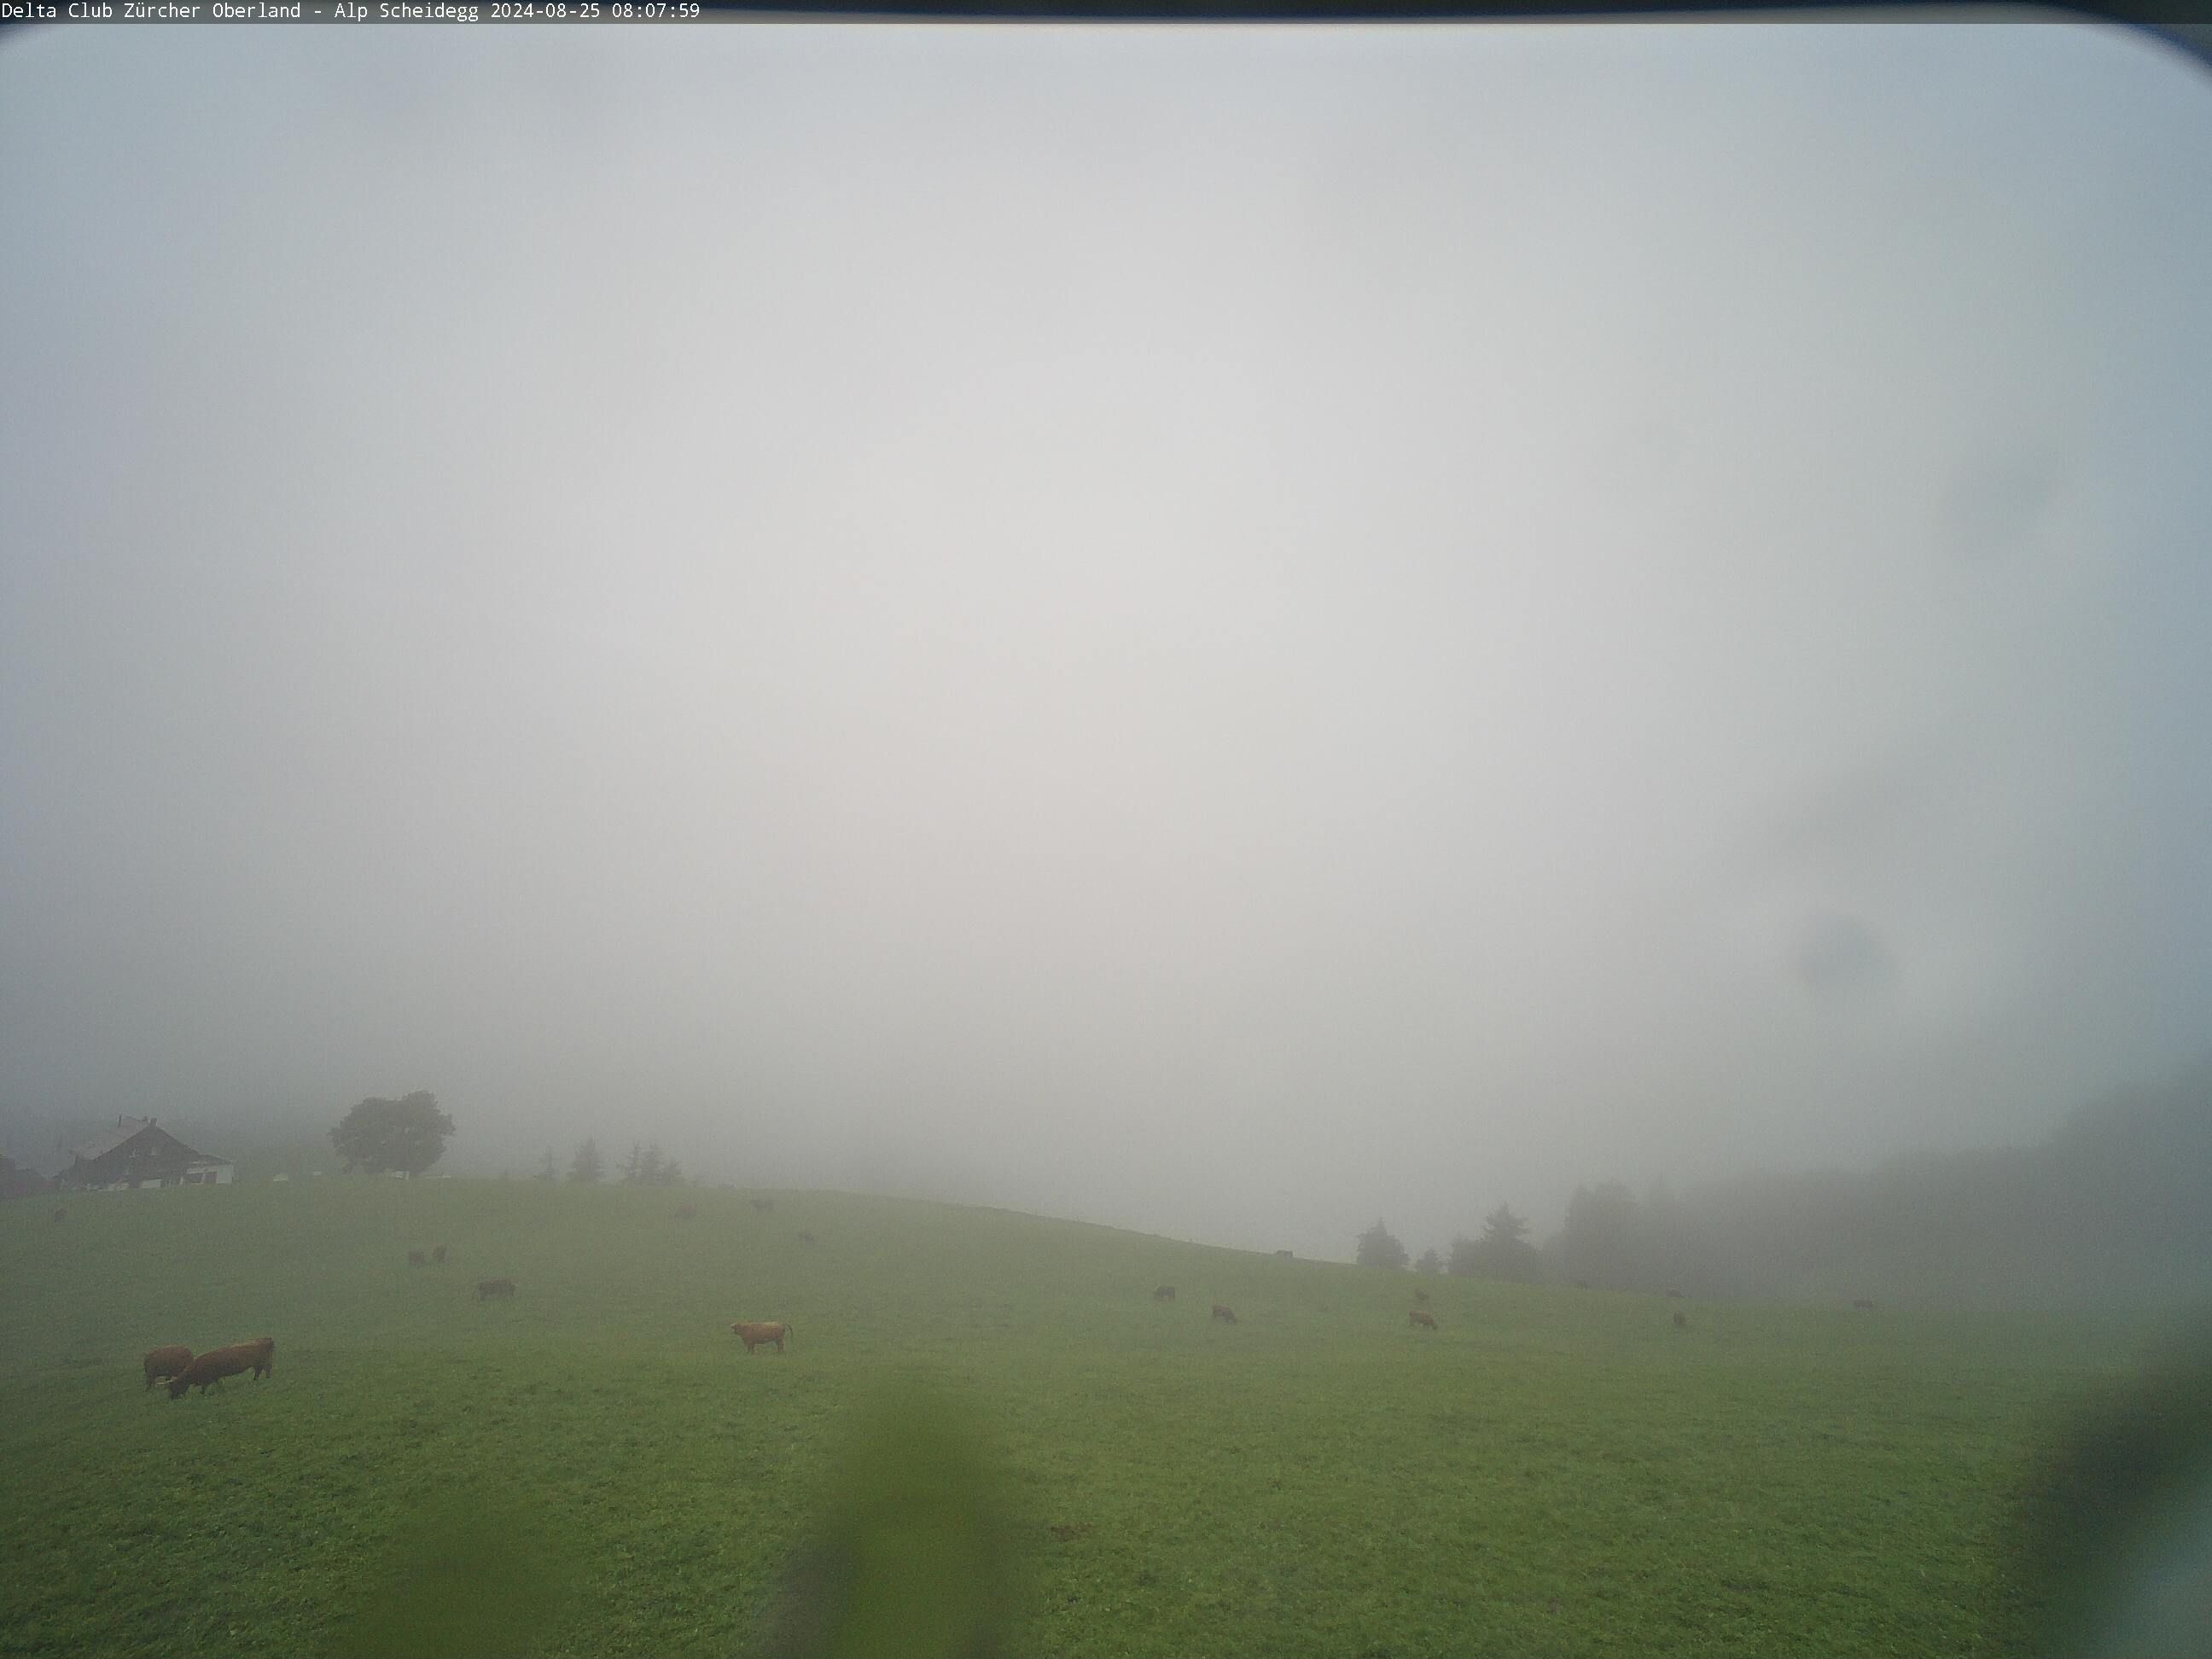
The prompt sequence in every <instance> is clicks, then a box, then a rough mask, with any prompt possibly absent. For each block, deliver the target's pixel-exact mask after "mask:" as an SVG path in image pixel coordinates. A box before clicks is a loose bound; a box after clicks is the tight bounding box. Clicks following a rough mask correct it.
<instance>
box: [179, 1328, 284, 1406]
mask: <svg viewBox="0 0 2212 1659" xmlns="http://www.w3.org/2000/svg"><path fill="white" fill-rule="evenodd" d="M275 1370H276V1338H275V1337H273V1336H257V1337H255V1338H254V1339H253V1340H252V1341H251V1342H234V1343H232V1344H231V1345H230V1346H228V1347H227V1348H210V1349H209V1350H208V1351H207V1352H205V1353H204V1354H202V1355H200V1356H199V1357H198V1358H196V1359H194V1360H193V1361H192V1363H191V1364H189V1365H187V1366H185V1368H184V1370H181V1371H179V1372H178V1373H177V1374H176V1375H175V1376H173V1377H171V1378H170V1379H169V1398H170V1399H172V1400H182V1399H183V1398H184V1397H185V1392H186V1391H187V1390H189V1389H194V1388H197V1389H198V1390H199V1391H200V1392H201V1393H202V1394H205V1393H206V1392H207V1391H208V1389H210V1387H216V1388H219V1387H221V1386H222V1379H223V1378H224V1377H226V1376H238V1375H239V1374H240V1372H241V1371H252V1373H253V1375H254V1376H255V1377H256V1378H257V1379H258V1378H260V1377H264V1376H270V1375H271V1374H272V1373H273V1372H274V1371H275Z"/></svg>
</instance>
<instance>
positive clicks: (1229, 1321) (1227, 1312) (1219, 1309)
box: [1213, 1302, 1237, 1325]
mask: <svg viewBox="0 0 2212 1659" xmlns="http://www.w3.org/2000/svg"><path fill="white" fill-rule="evenodd" d="M1213 1316H1214V1317H1215V1318H1216V1319H1218V1320H1219V1321H1220V1322H1222V1323H1223V1324H1225V1325H1234V1324H1235V1323H1236V1322H1237V1311H1236V1310H1235V1309H1233V1308H1225V1307H1223V1306H1222V1305H1221V1304H1219V1303H1218V1302H1217V1303H1215V1304H1213Z"/></svg>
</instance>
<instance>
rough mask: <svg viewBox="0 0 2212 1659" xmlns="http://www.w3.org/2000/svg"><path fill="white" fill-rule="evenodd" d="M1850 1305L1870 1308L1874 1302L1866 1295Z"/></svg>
mask: <svg viewBox="0 0 2212 1659" xmlns="http://www.w3.org/2000/svg"><path fill="white" fill-rule="evenodd" d="M1851 1306H1853V1307H1854V1308H1872V1307H1873V1306H1874V1304H1873V1303H1871V1302H1869V1301H1868V1300H1867V1299H1866V1297H1860V1298H1859V1299H1858V1300H1857V1301H1856V1302H1854V1303H1852V1304H1851Z"/></svg>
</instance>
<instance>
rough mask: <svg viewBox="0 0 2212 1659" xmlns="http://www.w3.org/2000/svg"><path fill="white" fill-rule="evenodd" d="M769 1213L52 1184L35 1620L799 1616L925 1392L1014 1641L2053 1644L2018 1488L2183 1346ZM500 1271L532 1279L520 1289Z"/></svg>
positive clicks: (608, 1193)
mask: <svg viewBox="0 0 2212 1659" xmlns="http://www.w3.org/2000/svg"><path fill="white" fill-rule="evenodd" d="M756 1196H761V1195H760V1194H746V1193H735V1192H727V1191H719V1190H716V1191H700V1190H696V1189H687V1190H682V1191H667V1190H656V1189H639V1188H574V1187H568V1186H560V1187H549V1186H540V1185H538V1184H535V1183H531V1182H460V1181H452V1182H440V1181H433V1182H396V1181H369V1180H349V1181H337V1180H325V1181H318V1182H296V1181H295V1182H289V1183H284V1184H272V1185H260V1186H255V1187H251V1188H248V1187H231V1188H191V1189H182V1190H172V1191H167V1192H147V1193H127V1194H95V1195H88V1196H75V1197H71V1198H69V1199H68V1200H65V1201H66V1203H67V1205H68V1210H69V1213H68V1216H67V1218H65V1219H64V1220H61V1221H58V1222H57V1221H55V1220H53V1219H52V1204H50V1203H44V1202H33V1203H16V1204H11V1205H9V1206H5V1209H4V1211H0V1318H4V1322H5V1323H4V1337H5V1344H4V1360H0V1562H4V1564H5V1565H4V1569H0V1571H3V1572H4V1580H0V1654H5V1655H33V1654H36V1655H63V1654H79V1653H82V1654H117V1655H126V1654H152V1653H157V1652H158V1653H161V1654H162V1655H165V1656H184V1655H190V1654H208V1655H216V1654H221V1655H225V1656H233V1655H252V1654H284V1655H319V1654H333V1655H335V1654H348V1653H368V1652H418V1651H430V1650H440V1649H441V1644H442V1648H443V1650H457V1651H479V1652H535V1653H545V1654H560V1655H567V1654H574V1655H606V1654H641V1655H642V1654H652V1655H694V1654H696V1655H708V1654H712V1655H729V1654H738V1653H747V1652H753V1651H757V1650H761V1649H762V1648H763V1644H768V1643H769V1632H770V1630H771V1628H772V1626H774V1621H775V1618H776V1616H777V1609H778V1607H781V1606H786V1605H787V1601H785V1600H784V1599H783V1598H785V1597H786V1596H787V1594H789V1593H790V1592H789V1590H788V1586H790V1585H791V1584H793V1583H801V1582H804V1578H805V1576H804V1574H799V1575H797V1576H796V1577H795V1576H794V1571H793V1567H794V1563H797V1562H799V1561H801V1560H802V1559H805V1552H806V1550H807V1548H808V1547H809V1545H810V1541H813V1540H816V1539H817V1538H818V1537H820V1536H821V1535H822V1526H821V1523H822V1520H823V1515H824V1513H825V1505H826V1504H829V1501H830V1495H831V1494H832V1493H833V1492H838V1491H846V1492H848V1493H849V1492H850V1491H851V1490H853V1483H854V1481H856V1480H857V1481H859V1482H860V1483H861V1485H862V1486H865V1485H866V1480H867V1479H868V1478H869V1477H868V1474H867V1471H868V1469H869V1468H871V1467H872V1466H873V1462H872V1460H874V1461H881V1460H877V1459H875V1457H874V1455H873V1454H869V1455H862V1454H861V1453H860V1451H859V1450H857V1449H856V1448H858V1447H859V1446H860V1444H861V1442H860V1440H859V1439H856V1437H860V1436H862V1435H864V1434H865V1433H867V1432H870V1431H869V1430H868V1429H867V1428H866V1425H868V1424H870V1423H874V1424H875V1425H877V1427H876V1429H875V1430H874V1431H873V1432H876V1433H878V1435H881V1434H884V1433H885V1432H889V1433H890V1436H891V1449H890V1452H889V1453H887V1454H885V1456H886V1457H888V1458H889V1460H890V1461H891V1462H896V1457H897V1455H898V1451H899V1448H898V1446H897V1445H896V1440H897V1437H898V1431H897V1430H896V1428H893V1429H891V1430H890V1431H885V1430H884V1428H883V1426H882V1425H884V1423H885V1422H887V1421H888V1422H891V1423H893V1424H896V1422H897V1421H899V1420H900V1419H897V1418H896V1415H894V1416H892V1417H890V1418H888V1419H887V1418H885V1417H884V1413H886V1412H889V1413H896V1412H897V1411H899V1410H901V1409H902V1408H904V1407H915V1408H917V1409H919V1408H920V1402H931V1405H932V1408H933V1409H935V1410H936V1411H937V1412H938V1413H939V1416H938V1418H937V1419H932V1420H935V1421H938V1422H940V1423H951V1424H953V1425H956V1426H955V1427H954V1429H952V1430H951V1431H950V1432H951V1433H952V1434H953V1437H954V1438H955V1439H957V1440H961V1441H962V1442H963V1444H965V1445H966V1446H968V1447H969V1448H970V1449H972V1455H973V1457H974V1458H975V1459H976V1460H979V1463H978V1467H979V1468H980V1469H981V1474H979V1475H978V1476H977V1479H978V1480H979V1481H980V1482H981V1486H980V1487H979V1490H980V1491H981V1493H982V1494H983V1495H982V1497H981V1498H980V1499H979V1500H978V1502H979V1503H980V1504H981V1507H982V1508H983V1509H984V1510H987V1511H988V1515H989V1517H990V1525H991V1527H992V1528H995V1530H991V1531H989V1533H988V1539H987V1542H986V1544H979V1545H977V1546H976V1547H977V1548H978V1549H985V1548H987V1549H988V1550H990V1551H995V1552H997V1553H998V1554H997V1555H996V1556H994V1559H1005V1561H1006V1564H1007V1566H1008V1574H1009V1576H1008V1577H1007V1579H1006V1584H1007V1587H1008V1589H1007V1606H1008V1607H1009V1609H1010V1610H1009V1612H1008V1613H1007V1615H1006V1617H1007V1620H1008V1625H1007V1627H1006V1630H1005V1631H1004V1633H1003V1641H1002V1644H1001V1650H1002V1651H1004V1652H1006V1653H1008V1654H1012V1655H1037V1656H1093V1655H1096V1656H1104V1655H1176V1656H1205V1655H1251V1656H1260V1655H1276V1656H1299V1655H1313V1656H1323V1655H1326V1656H1343V1659H1352V1656H1383V1655H1390V1656H1400V1659H1406V1656H1416V1655H1479V1654H1498V1655H1541V1654H1620V1655H1644V1654H1662V1653H1696V1654H1713V1655H1725V1654H1741V1655H1747V1656H1763V1659H1765V1656H1780V1655H1795V1654H1803V1655H1822V1656H1833V1655H1845V1654H1881V1655H1889V1656H1905V1655H1920V1654H1927V1655H1936V1654H1942V1655H1952V1656H1955V1655H1978V1654H2016V1653H2023V1652H2027V1651H2029V1650H2031V1649H2032V1647H2033V1632H2034V1631H2035V1629H2036V1620H2037V1619H2038V1617H2039V1613H2040V1611H2041V1602H2042V1600H2043V1599H2044V1590H2043V1589H2042V1587H2039V1586H2038V1585H2036V1584H2035V1583H2031V1582H2027V1574H2026V1573H2025V1571H2023V1569H2022V1566H2021V1551H2020V1547H2019V1544H2018V1509H2019V1496H2018V1495H2019V1493H2020V1492H2021V1490H2022V1485H2023V1482H2024V1480H2026V1479H2027V1476H2028V1474H2029V1473H2030V1471H2031V1470H2032V1468H2033V1467H2034V1466H2035V1465H2036V1462H2037V1460H2038V1459H2039V1457H2041V1456H2042V1455H2044V1452H2045V1448H2046V1446H2047V1443H2049V1441H2050V1440H2051V1437H2052V1436H2053V1434H2054V1433H2055V1432H2056V1431H2057V1426H2058V1425H2060V1424H2061V1423H2063V1421H2064V1420H2065V1414H2066V1413H2067V1412H2068V1410H2069V1407H2071V1406H2072V1405H2073V1404H2074V1403H2075V1402H2076V1401H2080V1400H2081V1399H2084V1398H2086V1397H2088V1396H2090V1395H2094V1394H2095V1393H2096V1392H2097V1391H2098V1390H2100V1389H2102V1388H2105V1387H2107V1386H2108V1385H2109V1379H2111V1378H2112V1376H2114V1375H2116V1374H2117V1373H2118V1372H2119V1371H2120V1370H2123V1369H2124V1367H2125V1365H2126V1364H2128V1362H2129V1361H2130V1359H2131V1358H2132V1357H2133V1354H2134V1351H2135V1350H2134V1344H2133V1335H2134V1334H2133V1333H2131V1332H2129V1331H2125V1330H2123V1329H2120V1328H2117V1327H2115V1326H2113V1325H2111V1324H2099V1323H2096V1322H2088V1321H2084V1320H2080V1319H2070V1318H2063V1317H2059V1316H2049V1317H2021V1316H2005V1317H1996V1316H1987V1317H1983V1316H1957V1315H1938V1314H1933V1313H1906V1312H1901V1311H1896V1310H1887V1309H1883V1310H1875V1311H1874V1312H1871V1313H1869V1312H1854V1311H1853V1310H1850V1309H1849V1308H1833V1309H1831V1308H1782V1307H1772V1306H1753V1305H1741V1304H1699V1303H1695V1302H1690V1303H1684V1302H1680V1301H1671V1300H1668V1299H1666V1298H1657V1297H1631V1296H1625V1295H1614V1294H1610V1293H1607V1292H1602V1291H1576V1290H1571V1289H1553V1288H1537V1287H1516V1286H1506V1285H1492V1284H1486V1283H1480V1282H1476V1281H1473V1280H1465V1279H1428V1280H1423V1279H1416V1278H1415V1277H1414V1276H1413V1275H1412V1274H1410V1273H1383V1272H1376V1271H1371V1270H1366V1269H1361V1268H1356V1267H1348V1266H1341V1265H1334V1264H1328V1263H1318V1262H1307V1261H1283V1260H1279V1259H1276V1258H1274V1257H1273V1256H1270V1255H1254V1254H1247V1253H1242V1252H1237V1251H1231V1250H1223V1249H1211V1248H1206V1247H1200V1246H1197V1245H1190V1244H1182V1243H1174V1242H1172V1241H1169V1240H1164V1239H1159V1238H1152V1237H1144V1236H1140V1235H1137V1234H1133V1233H1126V1232H1119V1231H1112V1230H1109V1229H1105V1228H1100V1227H1091V1226H1084V1225H1075V1224H1072V1223H1066V1222H1059V1221H1050V1220H1044V1219H1040V1218H1034V1217H1028V1216H1022V1215H1015V1214H1011V1213H1007V1212H1000V1211H992V1210H975V1209H960V1208H954V1207H948V1206H933V1205H927V1204H921V1203H915V1202H907V1201H902V1200H886V1199H876V1198H867V1197H860V1196H854V1195H849V1194H817V1193H789V1192H787V1193H777V1194H773V1197H774V1199H775V1207H774V1209H773V1210H770V1211H763V1210H761V1209H758V1208H757V1207H755V1206H754V1204H753V1203H752V1202H751V1200H752V1199H753V1198H754V1197H756ZM684 1204H691V1205H694V1206H696V1208H697V1214H696V1218H692V1219H690V1220H684V1219H681V1218H678V1206H681V1205H684ZM802 1231H811V1232H812V1233H813V1234H814V1235H815V1236H816V1238H817V1242H816V1243H812V1244H808V1243H803V1242H801V1240H800V1238H799V1234H800V1233H801V1232H802ZM441 1243H443V1244H446V1245H448V1246H449V1247H450V1251H451V1260H450V1261H448V1262H447V1264H446V1265H445V1266H444V1267H409V1266H408V1265H407V1259H406V1258H407V1252H408V1251H409V1250H410V1249H422V1250H424V1251H426V1252H427V1251H428V1249H430V1247H432V1246H433V1245H436V1244H441ZM495 1275H496V1276H507V1277H510V1278H512V1279H514V1280H515V1282H516V1284H517V1285H518V1286H519V1293H518V1294H517V1295H516V1297H514V1299H513V1301H511V1302H486V1303H479V1302H478V1301H477V1300H476V1299H475V1297H474V1295H473V1285H474V1284H475V1282H476V1280H477V1279H479V1278H483V1277H489V1276H495ZM1163 1282H1165V1283H1170V1284H1173V1285H1176V1287H1177V1289H1178V1291H1179V1296H1178V1298H1177V1300H1176V1301H1175V1302H1174V1303H1172V1304H1167V1303H1156V1302H1155V1301H1153V1300H1152V1296H1151V1292H1152V1288H1153V1286H1154V1285H1158V1284H1160V1283H1163ZM1417 1285H1419V1286H1423V1287H1425V1288H1426V1289H1427V1290H1428V1291H1429V1292H1430V1294H1431V1297H1432V1301H1431V1308H1432V1310H1433V1311H1434V1313H1435V1315H1436V1317H1437V1325H1438V1326H1439V1329H1438V1330H1437V1332H1435V1333H1433V1334H1432V1333H1430V1332H1427V1331H1419V1330H1415V1329H1413V1328H1411V1327H1410V1326H1409V1323H1408V1321H1407V1311H1408V1310H1409V1309H1410V1308H1411V1306H1412V1305H1413V1303H1412V1296H1413V1291H1414V1289H1415V1288H1416V1286H1417ZM1214 1302H1223V1303H1226V1304H1230V1305H1231V1306H1232V1307H1233V1308H1234V1309H1235V1310H1236V1311H1237V1316H1238V1321H1239V1322H1238V1323H1237V1324H1236V1325H1235V1326H1233V1327H1232V1326H1229V1325H1225V1324H1221V1323H1217V1322H1213V1321H1212V1320H1211V1319H1209V1317H1208V1314H1207V1310H1208V1307H1209V1305H1210V1304H1212V1303H1214ZM1677 1311H1681V1312H1683V1313H1685V1314H1686V1316H1687V1319H1688V1328H1686V1329H1677V1328H1675V1327H1674V1322H1673V1316H1674V1314H1675V1313H1676V1312H1677ZM737 1319H757V1320H768V1319H777V1320H784V1321H787V1322H789V1323H790V1324H791V1325H792V1326H793V1342H792V1345H791V1347H790V1351H789V1352H786V1353H782V1354H778V1353H776V1352H773V1351H772V1350H763V1351H762V1352H758V1353H755V1354H752V1355H750V1356H749V1355H747V1354H746V1353H745V1352H744V1349H743V1347H742V1346H740V1345H739V1344H738V1341H737V1340H736V1339H735V1338H734V1337H732V1336H731V1335H730V1334H729V1333H728V1329H727V1328H728V1325H729V1323H730V1322H732V1320H737ZM264 1334H267V1335H272V1336H274V1337H275V1338H276V1370H275V1374H274V1376H271V1377H270V1378H269V1379H268V1380H266V1381H263V1382H258V1383H256V1382H252V1381H249V1380H248V1379H246V1378H244V1377H237V1378H233V1379H231V1380H230V1381H229V1382H228V1383H224V1384H223V1385H222V1388H221V1389H217V1390H216V1391H213V1392H210V1393H209V1394H207V1395H198V1394H193V1395H190V1396H188V1397H187V1398H185V1399H184V1400H181V1401H171V1400H169V1399H168V1397H167V1393H166V1391H165V1390H164V1389H161V1388H158V1387H157V1388H156V1389H154V1390H153V1391H152V1392H150V1393H149V1392H147V1391H146V1390H145V1389H143V1379H142V1377H141V1375H140V1371H139V1358H140V1355H141V1354H142V1353H143V1352H144V1351H145V1350H146V1349H148V1348H150V1347H153V1346H157V1345H159V1344H162V1343H168V1342H181V1343H184V1344H186V1345H188V1346H191V1347H192V1348H193V1349H195V1350H201V1349H205V1348H209V1347H213V1346H218V1345H220V1344H223V1343H228V1342H234V1341H238V1340H244V1339H246V1338H250V1337H255V1336H260V1335H264ZM963 1455H965V1454H963ZM954 1461H956V1462H957V1457H956V1458H955V1460H954ZM841 1471H842V1474H841ZM916 1479H917V1480H919V1481H920V1482H921V1487H923V1488H927V1492H935V1491H937V1490H938V1486H933V1485H932V1484H931V1483H932V1482H933V1481H934V1480H937V1477H935V1476H933V1475H924V1476H918V1477H916ZM841 1480H842V1482H843V1483H844V1485H843V1486H840V1484H839V1483H840V1481H841ZM938 1485H939V1486H941V1485H942V1482H939V1483H938ZM927 1492H925V1498H927ZM917 1501H920V1500H917ZM963 1501H964V1500H963ZM955 1529H956V1530H957V1528H955ZM910 1530H915V1531H916V1532H917V1534H919V1533H920V1532H927V1533H929V1534H931V1535H932V1536H936V1535H937V1534H939V1533H942V1532H943V1531H945V1528H938V1527H934V1526H931V1527H922V1528H910ZM979 1535H980V1534H979ZM963 1547H964V1546H963ZM925 1576H928V1575H925ZM934 1576H935V1577H938V1578H942V1577H945V1575H944V1574H941V1573H940V1574H937V1575H934ZM940 1588H941V1586H940ZM776 1628H781V1626H776ZM872 1639H875V1640H877V1641H878V1642H880V1641H881V1639H882V1638H872ZM862 1645H863V1646H865V1645H866V1643H863V1644H862Z"/></svg>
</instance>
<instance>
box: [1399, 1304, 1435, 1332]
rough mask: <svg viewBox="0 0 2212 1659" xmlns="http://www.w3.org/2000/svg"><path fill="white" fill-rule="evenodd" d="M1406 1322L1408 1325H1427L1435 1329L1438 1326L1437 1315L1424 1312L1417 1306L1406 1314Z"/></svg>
mask: <svg viewBox="0 0 2212 1659" xmlns="http://www.w3.org/2000/svg"><path fill="white" fill-rule="evenodd" d="M1406 1322H1407V1324H1408V1325H1425V1326H1426V1327H1427V1328H1429V1329H1431V1330H1434V1329H1436V1328H1437V1316H1435V1315H1434V1314H1432V1313H1423V1312H1422V1311H1421V1310H1419V1308H1416V1309H1414V1310H1413V1312H1411V1313H1409V1314H1407V1316H1406Z"/></svg>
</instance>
